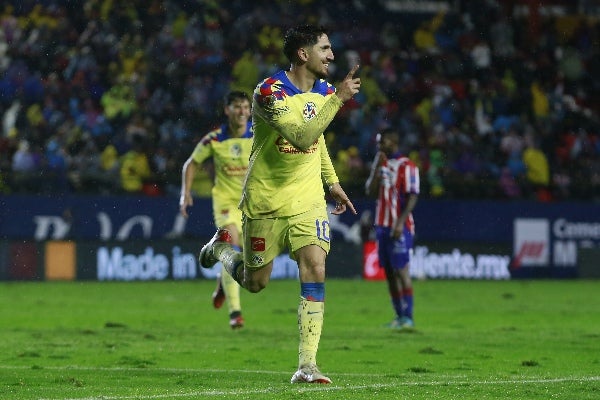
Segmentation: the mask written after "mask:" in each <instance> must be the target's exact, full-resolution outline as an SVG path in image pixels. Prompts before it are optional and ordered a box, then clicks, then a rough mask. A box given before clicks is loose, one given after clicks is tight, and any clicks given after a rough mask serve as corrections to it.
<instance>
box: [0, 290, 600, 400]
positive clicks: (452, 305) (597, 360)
mask: <svg viewBox="0 0 600 400" xmlns="http://www.w3.org/2000/svg"><path fill="white" fill-rule="evenodd" d="M213 286H214V282H212V281H195V282H190V281H186V282H174V281H169V282H150V283H141V282H133V283H107V282H62V283H61V282H37V283H33V282H9V283H6V282H5V283H1V284H0V399H3V400H5V399H19V400H21V399H23V400H27V399H86V400H87V399H104V400H109V399H110V400H124V399H176V400H180V399H182V400H186V399H231V398H233V399H311V400H312V399H315V398H316V399H336V400H338V399H369V400H370V399H375V398H376V399H578V400H580V399H598V398H600V281H503V282H492V281H466V280H465V281H442V280H439V281H431V280H430V281H419V282H416V283H415V316H416V323H417V330H416V331H415V332H413V333H400V332H396V331H389V330H387V329H385V328H383V324H384V323H387V322H389V320H391V317H392V314H391V307H390V304H389V300H388V297H387V293H386V287H385V284H384V283H383V282H364V281H359V280H329V281H328V282H327V302H326V313H325V326H324V331H323V336H322V338H321V345H320V349H319V355H318V361H319V364H320V367H321V370H322V371H323V372H324V373H326V374H327V375H329V376H330V377H331V378H332V379H333V384H331V385H292V384H290V383H289V379H290V377H291V375H292V373H293V372H294V370H295V368H296V363H297V346H298V339H297V335H298V334H297V325H296V307H297V299H298V292H299V289H298V283H297V282H295V281H272V282H271V284H270V285H269V287H268V288H267V289H265V290H264V291H263V292H261V293H259V294H250V293H246V292H244V293H242V301H243V306H244V315H245V317H246V324H247V326H246V327H245V328H244V329H243V330H240V331H231V330H230V329H229V326H228V324H227V323H228V320H227V311H226V309H225V308H224V309H221V310H218V311H215V310H213V309H212V306H211V303H210V293H211V292H212V289H213Z"/></svg>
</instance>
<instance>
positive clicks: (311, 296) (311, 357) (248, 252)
mask: <svg viewBox="0 0 600 400" xmlns="http://www.w3.org/2000/svg"><path fill="white" fill-rule="evenodd" d="M283 51H284V53H285V55H286V57H287V58H288V59H289V61H290V63H291V66H290V69H289V70H287V71H279V72H277V73H276V74H275V75H273V76H271V77H269V78H267V79H265V80H264V81H262V82H261V83H259V84H258V86H257V87H256V90H255V91H254V97H253V102H252V119H253V125H254V135H255V137H254V144H253V146H252V155H251V157H250V167H249V169H248V174H247V177H246V182H245V184H244V190H243V195H242V201H241V203H240V207H241V209H242V211H243V214H244V216H243V232H244V251H243V254H242V253H240V252H239V251H236V250H235V248H233V247H232V246H231V245H230V244H229V241H230V239H231V235H230V233H229V232H227V231H226V230H218V231H217V233H216V234H215V236H214V237H213V239H212V240H211V241H210V242H208V243H207V244H206V245H205V246H204V247H203V248H202V250H201V252H200V260H201V264H202V265H204V266H210V265H212V264H214V263H216V262H217V260H219V261H221V262H223V265H224V267H225V268H226V269H227V271H229V272H230V273H231V275H232V276H233V277H234V278H235V279H236V280H237V281H238V282H239V283H240V285H242V286H243V287H244V288H246V289H247V290H248V291H250V292H259V291H261V290H262V289H264V288H265V287H266V286H267V284H268V282H269V278H270V275H271V270H272V269H273V259H274V257H275V256H277V255H278V254H279V253H280V252H282V251H283V249H285V248H286V247H287V248H288V249H289V251H290V254H291V256H292V257H293V258H294V259H295V260H296V261H297V262H298V268H299V275H300V303H299V306H298V327H299V333H300V335H299V336H300V339H299V341H300V344H299V354H298V370H297V371H296V372H295V373H294V375H293V376H292V379H291V382H292V383H300V382H309V383H314V382H318V383H330V382H331V380H330V379H329V378H328V377H327V376H325V375H323V374H322V373H321V372H320V371H319V368H318V367H317V360H316V356H317V349H318V346H319V340H320V337H321V329H322V326H323V312H324V301H325V259H326V256H327V253H328V251H329V246H330V241H331V234H330V230H329V219H328V215H327V209H326V202H325V192H324V190H323V185H324V184H325V185H326V186H327V187H328V189H329V193H330V195H331V196H332V198H333V199H334V200H335V202H336V207H335V209H334V210H333V211H332V213H334V214H341V213H343V212H344V211H346V208H349V209H350V210H351V211H352V212H353V213H356V210H355V209H354V206H353V205H352V202H351V201H350V200H349V199H348V196H347V195H346V193H345V192H344V190H343V189H342V187H341V186H340V184H339V180H338V178H337V175H336V173H335V170H334V168H333V165H332V163H331V159H330V157H329V154H328V151H327V147H326V145H325V140H324V138H323V132H324V130H325V129H326V128H327V126H328V125H329V123H330V122H331V121H332V119H333V118H334V117H335V115H336V114H337V112H338V110H339V109H340V108H341V107H342V105H343V104H344V102H345V101H347V100H350V99H351V98H352V96H353V95H354V94H356V93H358V91H359V89H360V79H359V78H355V77H354V74H355V72H356V70H357V68H358V66H355V67H354V68H353V69H352V70H351V71H350V73H348V75H347V76H346V78H345V79H344V80H343V82H341V83H340V84H339V86H338V88H337V89H336V88H335V87H334V86H333V85H331V84H330V83H328V82H327V81H325V79H326V78H327V77H328V75H329V66H330V64H331V63H332V62H333V59H334V56H333V51H332V49H331V43H330V41H329V38H328V35H327V32H326V30H325V29H324V28H322V27H314V26H307V25H303V26H298V27H295V28H292V29H290V30H288V31H287V32H286V34H285V37H284V42H283Z"/></svg>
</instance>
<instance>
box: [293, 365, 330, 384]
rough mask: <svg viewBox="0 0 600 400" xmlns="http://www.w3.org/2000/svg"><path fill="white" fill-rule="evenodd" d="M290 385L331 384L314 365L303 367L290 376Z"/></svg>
mask: <svg viewBox="0 0 600 400" xmlns="http://www.w3.org/2000/svg"><path fill="white" fill-rule="evenodd" d="M291 382H292V383H331V379H329V378H328V377H326V376H325V375H323V374H322V373H321V371H319V368H318V367H317V366H316V365H315V364H310V365H303V366H302V367H300V368H299V369H298V371H296V373H295V374H294V376H292V380H291Z"/></svg>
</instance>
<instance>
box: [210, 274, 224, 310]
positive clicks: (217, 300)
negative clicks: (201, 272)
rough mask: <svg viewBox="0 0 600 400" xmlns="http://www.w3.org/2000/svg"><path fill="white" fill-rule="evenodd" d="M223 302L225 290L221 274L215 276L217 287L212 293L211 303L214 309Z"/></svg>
mask: <svg viewBox="0 0 600 400" xmlns="http://www.w3.org/2000/svg"><path fill="white" fill-rule="evenodd" d="M224 302H225V291H224V290H223V284H222V283H221V275H218V276H217V287H216V288H215V291H214V292H213V293H212V303H213V307H214V308H215V309H219V308H221V306H223V303H224Z"/></svg>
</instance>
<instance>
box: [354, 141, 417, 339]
mask: <svg viewBox="0 0 600 400" xmlns="http://www.w3.org/2000/svg"><path fill="white" fill-rule="evenodd" d="M399 140H400V139H399V135H398V132H397V131H395V130H393V129H385V130H383V131H382V132H381V133H379V134H378V135H377V145H378V148H379V151H378V152H377V154H376V155H375V158H374V161H373V164H372V165H371V172H370V174H369V177H368V179H367V182H366V184H365V188H366V192H367V195H370V194H372V193H375V192H377V193H378V196H379V197H378V199H377V207H376V209H375V219H374V225H375V234H376V238H377V254H378V257H379V265H380V266H381V267H383V268H384V270H385V275H386V280H387V284H388V290H389V294H390V298H391V301H392V306H393V308H394V312H395V313H396V317H395V318H394V320H393V321H392V322H391V323H390V324H389V325H388V326H389V327H391V328H394V329H412V328H414V321H413V285H412V280H411V278H410V273H409V266H410V258H411V256H412V253H413V245H414V235H415V223H414V219H413V215H412V211H413V209H414V208H415V205H416V204H417V198H418V195H419V189H420V188H419V184H420V182H419V169H418V168H417V166H416V165H415V164H414V163H413V162H412V161H411V160H410V159H409V158H407V157H404V156H402V154H400V145H399Z"/></svg>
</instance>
